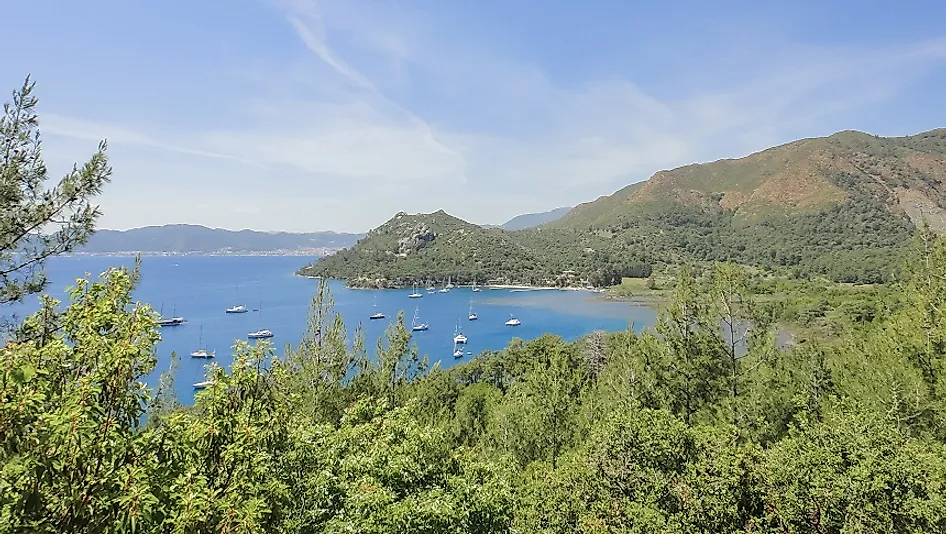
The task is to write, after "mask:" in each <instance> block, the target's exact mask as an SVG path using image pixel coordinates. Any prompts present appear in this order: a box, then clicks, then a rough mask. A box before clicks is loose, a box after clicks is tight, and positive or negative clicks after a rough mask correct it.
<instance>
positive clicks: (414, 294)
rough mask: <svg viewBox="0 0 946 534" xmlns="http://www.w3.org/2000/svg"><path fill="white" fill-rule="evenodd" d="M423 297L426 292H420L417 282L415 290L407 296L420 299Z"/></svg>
mask: <svg viewBox="0 0 946 534" xmlns="http://www.w3.org/2000/svg"><path fill="white" fill-rule="evenodd" d="M423 297H424V294H423V293H419V292H418V291H417V284H414V291H413V292H412V293H411V294H410V295H408V296H407V298H409V299H419V298H423Z"/></svg>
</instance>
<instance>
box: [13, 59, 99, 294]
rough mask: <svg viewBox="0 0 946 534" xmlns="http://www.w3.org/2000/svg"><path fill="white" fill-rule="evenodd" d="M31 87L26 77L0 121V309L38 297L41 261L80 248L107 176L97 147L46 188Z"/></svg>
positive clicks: (91, 225)
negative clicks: (27, 298) (31, 297)
mask: <svg viewBox="0 0 946 534" xmlns="http://www.w3.org/2000/svg"><path fill="white" fill-rule="evenodd" d="M35 85H36V84H35V83H34V82H33V81H32V80H30V78H29V77H27V78H26V81H25V82H24V83H23V86H22V87H20V89H18V90H17V91H14V93H13V100H12V102H7V103H5V104H4V106H3V116H2V117H0V305H2V304H8V303H11V302H18V301H21V300H22V299H23V298H24V297H25V296H27V295H29V294H33V293H38V292H39V291H41V290H42V289H43V287H44V286H45V285H46V278H45V276H44V271H43V265H44V263H45V261H46V259H48V258H49V257H51V256H55V255H58V254H63V253H66V252H69V251H71V250H74V249H75V248H76V247H77V246H79V245H81V244H83V243H85V242H86V240H87V239H88V238H89V236H90V235H91V234H92V232H93V231H94V225H95V221H96V219H97V218H98V217H99V215H100V211H99V209H98V206H95V205H93V204H92V202H91V201H92V199H93V198H94V197H95V196H96V195H98V194H99V193H100V192H101V191H102V187H103V186H104V185H105V184H106V183H108V181H109V179H110V176H111V174H112V168H111V167H109V165H108V158H107V157H106V154H105V151H106V143H105V141H102V142H101V143H99V146H98V150H97V151H96V152H95V153H94V154H93V155H92V157H91V158H90V159H89V160H88V161H87V162H86V163H85V164H83V165H82V166H81V167H80V166H78V165H73V168H72V170H71V171H69V172H68V173H66V175H65V176H64V177H63V178H62V179H61V180H60V181H59V183H57V184H56V185H54V186H52V187H48V188H47V187H46V183H47V181H48V179H49V176H48V171H47V169H46V164H45V163H44V162H43V154H42V145H41V139H40V130H39V117H38V115H37V113H36V105H37V103H38V99H37V97H36V96H35V95H34V94H33V92H34V88H35Z"/></svg>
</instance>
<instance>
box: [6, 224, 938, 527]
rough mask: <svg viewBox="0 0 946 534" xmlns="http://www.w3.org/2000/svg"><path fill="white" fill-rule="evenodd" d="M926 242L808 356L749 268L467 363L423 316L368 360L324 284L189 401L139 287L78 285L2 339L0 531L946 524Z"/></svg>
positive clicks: (728, 270) (693, 277)
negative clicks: (304, 323) (444, 364)
mask: <svg viewBox="0 0 946 534" xmlns="http://www.w3.org/2000/svg"><path fill="white" fill-rule="evenodd" d="M915 243H916V246H915V247H914V248H913V250H914V253H913V255H912V256H911V257H910V261H909V262H908V263H907V264H906V265H905V267H906V268H905V269H904V272H905V273H906V275H907V276H906V277H905V280H904V281H903V282H902V283H901V284H899V285H898V286H897V292H898V294H899V295H901V300H900V303H899V304H898V305H897V306H896V307H893V308H887V307H883V306H878V308H877V310H878V314H877V315H875V316H874V317H873V318H872V320H870V321H868V322H860V323H850V324H845V325H842V326H843V327H844V330H845V334H844V335H843V336H842V337H841V339H840V340H839V341H838V342H836V343H832V344H824V343H819V342H811V343H806V344H804V345H801V346H798V347H795V348H788V349H780V348H779V347H778V346H777V344H776V341H775V329H774V328H773V327H772V323H771V320H770V317H771V310H770V309H769V308H768V307H767V306H766V305H765V300H764V299H760V295H756V294H754V292H753V290H752V283H751V279H750V277H749V276H748V275H747V273H746V272H745V271H744V270H743V269H741V268H739V267H736V266H734V265H731V264H718V265H715V266H712V267H711V268H709V269H707V270H705V271H697V270H692V269H688V268H686V269H679V270H677V271H676V273H675V277H676V283H675V289H674V294H673V296H672V298H671V299H670V301H669V303H668V305H667V307H666V309H665V310H664V311H663V312H662V313H661V314H660V316H659V319H658V322H657V326H656V331H655V332H645V333H642V334H636V333H634V332H633V331H626V332H616V333H610V334H606V333H595V334H592V335H589V336H587V337H585V338H584V339H581V340H579V341H576V342H573V343H567V342H564V341H562V340H561V339H559V338H557V337H554V336H543V337H541V338H539V339H536V340H533V341H528V342H523V341H521V340H514V341H513V342H512V343H511V344H510V345H509V346H508V347H507V348H506V349H505V350H503V351H499V352H495V353H484V354H482V355H480V356H478V357H477V358H475V359H473V360H472V361H470V362H468V363H466V364H463V365H459V366H456V367H453V368H451V369H449V370H446V371H444V370H442V369H440V368H439V367H438V366H434V367H430V366H428V365H427V362H426V360H425V359H424V358H420V357H419V355H418V354H417V351H416V348H414V347H413V344H412V343H411V332H410V330H409V328H407V327H406V326H405V324H404V321H403V316H400V317H399V318H398V320H397V321H395V322H393V323H392V324H391V325H390V327H389V330H388V332H387V334H386V337H385V339H384V340H383V341H380V342H379V343H377V349H376V353H375V354H373V355H372V356H370V357H369V356H368V352H367V350H366V340H365V339H364V337H363V335H362V334H361V333H359V331H356V332H355V334H354V336H351V337H350V331H349V330H348V328H346V326H345V323H344V321H343V319H342V318H341V317H339V316H338V315H336V314H335V313H334V312H333V310H332V304H331V298H330V296H329V295H328V294H327V287H328V284H327V283H324V282H323V283H322V284H320V287H319V290H318V293H317V294H316V296H315V298H314V302H313V306H312V312H311V315H310V318H309V323H308V324H309V330H308V332H307V333H306V334H305V335H304V337H303V339H302V340H300V342H299V343H298V344H297V345H296V346H293V347H289V348H287V350H286V353H285V355H283V356H280V357H276V356H275V355H274V352H273V349H272V348H271V347H270V345H269V344H268V343H265V342H262V343H259V344H256V345H253V346H250V345H247V344H246V343H245V342H238V343H237V345H236V347H235V354H234V356H233V359H232V363H231V364H230V366H229V368H223V367H220V366H217V365H211V366H210V369H209V371H208V378H209V379H210V380H211V382H212V383H211V384H210V385H209V387H207V389H206V390H204V391H202V392H199V393H198V394H197V396H196V400H195V404H194V406H193V407H181V406H178V405H177V404H176V402H175V397H174V393H173V392H174V387H173V382H172V380H171V378H170V375H168V376H166V377H165V378H164V379H163V380H162V381H161V386H160V387H159V388H158V389H157V390H156V391H152V390H149V389H148V388H146V387H144V386H143V384H142V383H141V381H142V378H143V377H144V376H145V374H146V373H148V372H150V371H151V370H152V369H154V366H155V361H156V358H155V343H156V341H157V340H158V333H157V330H156V328H155V322H154V321H155V314H154V312H153V311H151V310H150V309H149V308H148V307H147V306H145V305H142V304H140V303H138V304H134V303H133V302H132V298H131V292H132V289H133V286H134V282H135V279H136V276H137V275H136V273H134V272H128V271H121V270H113V271H109V272H107V273H105V274H104V275H103V276H102V279H101V280H100V281H89V280H80V281H79V282H78V283H77V284H76V287H75V288H74V289H73V291H72V292H71V302H70V303H69V305H68V306H66V307H64V308H63V307H60V306H58V303H57V302H55V301H53V300H51V299H49V300H46V301H45V302H44V306H43V309H42V310H41V311H40V312H39V313H37V314H35V315H34V316H32V317H31V318H30V319H29V320H28V321H27V322H26V323H25V324H24V325H22V327H21V328H20V330H19V331H18V332H17V335H16V339H14V340H12V341H10V342H9V343H7V344H6V345H5V346H3V347H2V348H0V362H2V366H0V534H4V533H14V532H38V533H60V532H88V533H99V532H101V533H107V532H148V533H150V532H155V533H156V532H246V533H249V532H276V533H309V532H312V533H315V532H372V533H379V534H380V533H409V532H428V533H440V532H464V533H466V532H469V533H483V534H486V533H507V532H508V533H516V534H519V533H523V534H525V533H533V532H543V533H549V534H554V533H563V534H564V533H588V534H591V533H603V532H638V533H681V534H682V533H691V532H727V533H746V534H748V533H772V534H774V533H786V532H787V533H809V532H812V533H815V532H817V533H826V534H843V533H852V532H891V533H893V532H917V533H918V532H944V531H946V446H944V440H946V387H944V385H946V382H944V380H946V378H944V376H943V369H944V368H946V358H944V354H943V350H942V347H943V346H944V343H946V315H944V314H946V240H944V239H943V238H938V239H937V238H935V237H934V236H932V235H930V234H929V233H921V234H920V235H919V236H918V238H917V240H916V241H915ZM878 304H879V303H878ZM747 323H749V324H752V325H753V326H752V328H751V329H750V330H749V331H746V330H745V329H742V328H740V327H739V325H741V324H747ZM721 325H722V326H723V329H722V330H723V331H721V329H720V326H721ZM351 339H354V342H353V343H350V340H351Z"/></svg>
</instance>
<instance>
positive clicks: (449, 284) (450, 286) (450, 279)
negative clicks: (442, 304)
mask: <svg viewBox="0 0 946 534" xmlns="http://www.w3.org/2000/svg"><path fill="white" fill-rule="evenodd" d="M444 287H446V288H447V289H453V277H452V276H448V277H447V285H446V286H444Z"/></svg>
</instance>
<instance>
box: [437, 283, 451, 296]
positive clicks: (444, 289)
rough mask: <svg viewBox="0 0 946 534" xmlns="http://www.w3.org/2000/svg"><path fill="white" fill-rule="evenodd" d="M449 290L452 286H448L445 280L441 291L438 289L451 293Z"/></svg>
mask: <svg viewBox="0 0 946 534" xmlns="http://www.w3.org/2000/svg"><path fill="white" fill-rule="evenodd" d="M449 292H450V288H449V287H447V283H446V281H444V284H443V287H441V288H440V291H438V293H449Z"/></svg>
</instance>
